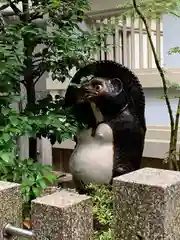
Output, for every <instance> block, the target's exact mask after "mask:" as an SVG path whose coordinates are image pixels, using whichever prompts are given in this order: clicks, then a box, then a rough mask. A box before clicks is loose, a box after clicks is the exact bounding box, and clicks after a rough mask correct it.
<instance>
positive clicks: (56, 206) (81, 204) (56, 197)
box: [32, 190, 93, 240]
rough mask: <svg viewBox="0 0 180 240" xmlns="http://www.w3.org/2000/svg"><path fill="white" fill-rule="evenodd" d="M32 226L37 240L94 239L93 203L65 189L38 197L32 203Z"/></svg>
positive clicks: (85, 197)
mask: <svg viewBox="0 0 180 240" xmlns="http://www.w3.org/2000/svg"><path fill="white" fill-rule="evenodd" d="M32 224H33V231H34V233H35V238H34V239H36V240H90V239H91V235H92V232H93V216H92V204H91V200H90V198H89V197H87V196H84V195H78V194H76V193H73V192H72V193H71V192H69V191H65V190H62V191H59V192H56V193H54V194H51V195H48V196H44V197H40V198H37V199H36V200H33V201H32Z"/></svg>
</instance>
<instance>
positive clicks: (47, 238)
mask: <svg viewBox="0 0 180 240" xmlns="http://www.w3.org/2000/svg"><path fill="white" fill-rule="evenodd" d="M113 192H114V195H115V200H114V221H113V225H112V229H113V239H115V240H138V239H139V240H140V239H141V240H156V239H157V240H161V239H165V240H178V239H180V229H179V228H180V172H174V171H169V170H160V169H153V168H143V169H140V170H138V171H135V172H132V173H129V174H126V175H123V176H120V177H117V178H115V179H114V182H113ZM31 217H32V225H33V230H32V231H31V232H30V231H29V232H28V231H27V230H26V235H27V236H28V234H29V237H31V239H34V240H89V239H91V236H92V233H93V215H92V203H91V199H90V198H89V197H87V196H84V195H78V194H76V193H73V192H69V191H67V190H61V191H56V192H54V193H52V194H50V195H44V196H42V197H40V198H37V199H36V200H33V201H32V212H31ZM13 226H14V227H15V228H13ZM21 227H22V200H21V194H20V187H19V185H18V184H14V183H9V182H0V232H1V236H0V239H22V238H11V237H12V235H15V232H16V234H17V235H18V233H19V235H20V233H22V232H21V231H20V230H21V229H20V228H21Z"/></svg>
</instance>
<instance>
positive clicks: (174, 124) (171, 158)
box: [133, 0, 180, 170]
mask: <svg viewBox="0 0 180 240" xmlns="http://www.w3.org/2000/svg"><path fill="white" fill-rule="evenodd" d="M133 7H134V10H135V12H136V13H137V14H138V16H139V17H140V19H141V20H142V21H143V23H144V26H145V29H146V32H147V36H148V40H149V43H150V46H151V49H152V52H153V56H154V60H155V63H156V67H157V69H158V72H159V74H160V77H161V79H162V84H163V91H164V99H165V102H166V105H167V109H168V113H169V117H170V125H171V136H170V145H169V154H168V157H167V160H168V163H169V168H170V169H174V170H179V165H178V163H177V157H176V155H177V154H176V144H177V134H178V124H179V107H180V101H178V108H177V112H176V117H175V118H174V116H173V110H172V107H171V103H170V100H169V97H168V87H167V80H166V77H165V72H164V70H163V68H162V67H161V65H160V62H159V59H158V56H157V53H156V49H155V46H154V43H153V40H152V37H151V33H150V30H149V27H148V23H147V20H146V17H145V16H144V15H143V13H142V11H141V10H140V9H139V8H138V6H137V3H136V0H133ZM179 99H180V97H179Z"/></svg>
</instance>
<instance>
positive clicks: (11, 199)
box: [0, 181, 22, 239]
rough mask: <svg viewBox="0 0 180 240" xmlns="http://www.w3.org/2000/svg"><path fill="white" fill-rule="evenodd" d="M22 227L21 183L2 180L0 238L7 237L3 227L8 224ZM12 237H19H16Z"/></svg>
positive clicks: (0, 184)
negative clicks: (4, 234)
mask: <svg viewBox="0 0 180 240" xmlns="http://www.w3.org/2000/svg"><path fill="white" fill-rule="evenodd" d="M8 223H10V224H12V225H14V226H16V227H22V198H21V193H20V187H19V184H15V183H9V182H1V181H0V229H1V234H0V239H5V238H4V237H3V236H2V234H3V232H2V230H3V228H4V227H5V226H6V225H7V224H8ZM11 239H17V238H16V237H14V238H11Z"/></svg>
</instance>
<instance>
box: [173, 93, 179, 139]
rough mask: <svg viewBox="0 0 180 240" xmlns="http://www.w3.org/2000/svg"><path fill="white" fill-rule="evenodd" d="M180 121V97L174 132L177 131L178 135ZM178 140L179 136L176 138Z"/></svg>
mask: <svg viewBox="0 0 180 240" xmlns="http://www.w3.org/2000/svg"><path fill="white" fill-rule="evenodd" d="M179 119H180V97H179V99H178V105H177V111H176V116H175V126H174V130H175V134H176V135H177V134H178V126H179ZM176 138H177V136H176Z"/></svg>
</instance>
